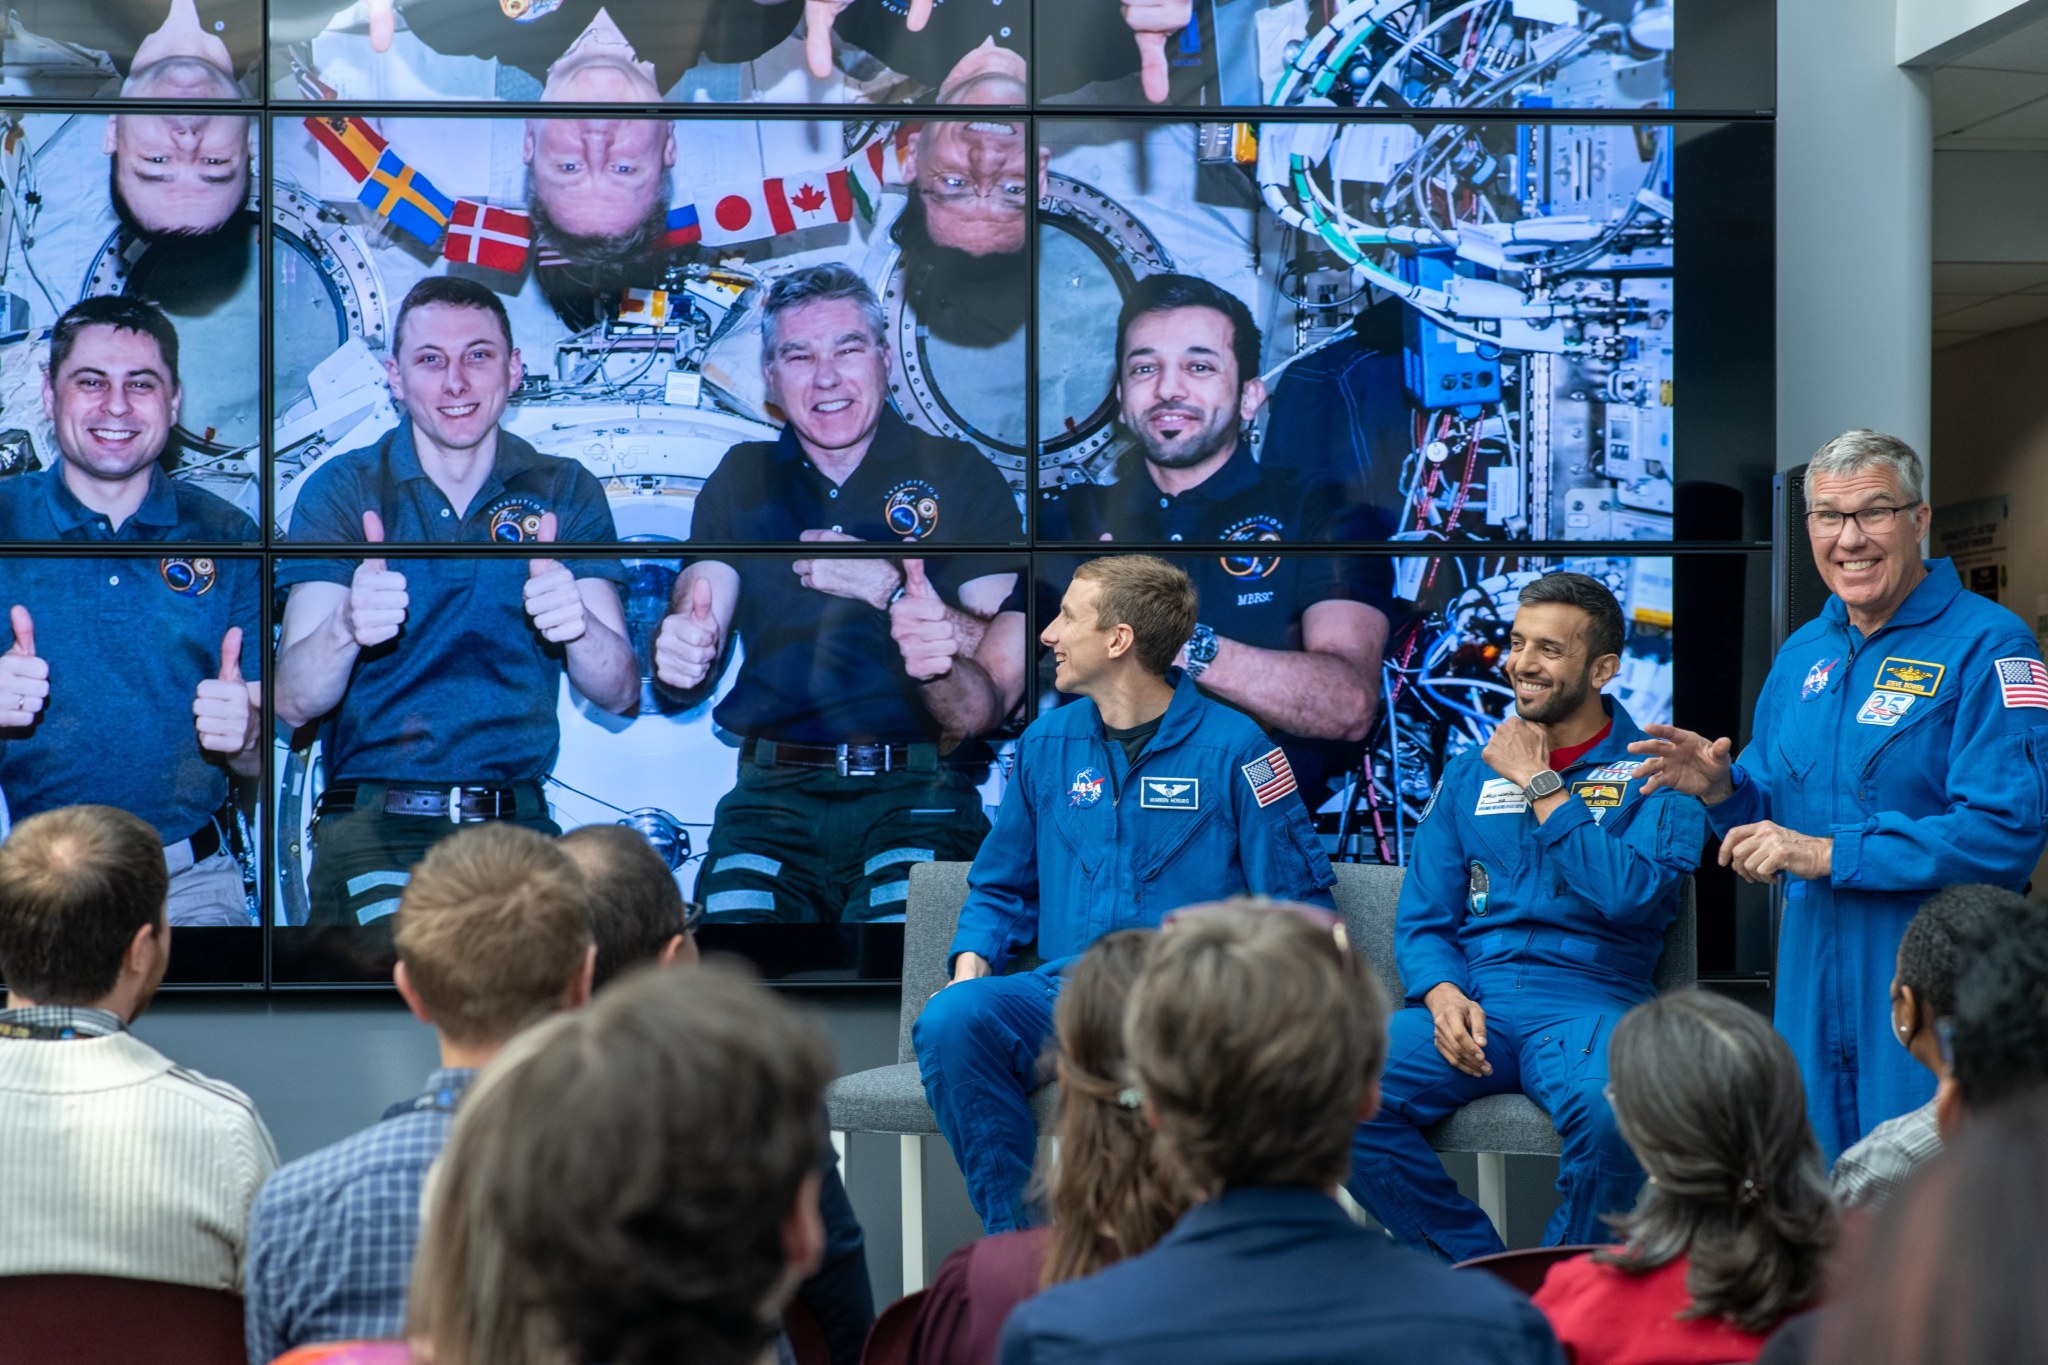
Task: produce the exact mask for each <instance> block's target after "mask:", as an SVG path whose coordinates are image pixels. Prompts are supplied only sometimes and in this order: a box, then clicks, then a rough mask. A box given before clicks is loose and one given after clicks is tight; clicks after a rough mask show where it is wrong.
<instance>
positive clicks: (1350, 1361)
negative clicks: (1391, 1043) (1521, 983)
mask: <svg viewBox="0 0 2048 1365" xmlns="http://www.w3.org/2000/svg"><path fill="white" fill-rule="evenodd" d="M1124 1027H1125V1035H1126V1037H1125V1042H1126V1046H1127V1048H1128V1051H1129V1055H1130V1061H1131V1068H1132V1072H1133V1079H1134V1080H1135V1081H1136V1086H1135V1087H1134V1089H1135V1090H1136V1091H1137V1095H1136V1096H1135V1097H1134V1098H1136V1099H1137V1100H1138V1101H1139V1102H1140V1103H1142V1104H1143V1106H1144V1108H1145V1112H1146V1114H1147V1116H1148V1118H1150V1119H1151V1121H1152V1122H1153V1123H1154V1124H1155V1125H1157V1127H1158V1129H1159V1136H1160V1141H1161V1143H1162V1145H1163V1148H1164V1150H1165V1152H1166V1153H1167V1155H1168V1158H1169V1159H1170V1160H1172V1161H1174V1162H1176V1163H1177V1164H1179V1165H1181V1166H1182V1167H1183V1168H1184V1169H1185V1170H1186V1172H1187V1174H1188V1175H1189V1176H1190V1177H1192V1178H1193V1179H1194V1180H1195V1181H1196V1183H1197V1185H1198V1186H1199V1187H1200V1188H1202V1189H1204V1190H1206V1191H1209V1192H1210V1197H1209V1198H1208V1199H1207V1200H1206V1201H1205V1202H1203V1203H1200V1204H1197V1205H1196V1206H1195V1207H1194V1208H1192V1209H1190V1210H1189V1211H1188V1212H1187V1213H1186V1214H1185V1215H1184V1216H1183V1217H1182V1218H1181V1220H1180V1222H1179V1223H1178V1224H1177V1225H1176V1226H1175V1227H1174V1229H1173V1231H1171V1232H1169V1233H1168V1234H1167V1235H1166V1237H1165V1238H1164V1239H1163V1240H1161V1241H1160V1242H1159V1244H1158V1245H1156V1246H1155V1247H1153V1248H1152V1250H1150V1251H1148V1252H1146V1253H1145V1254H1144V1255H1142V1256H1136V1257H1133V1258H1131V1259H1130V1260H1127V1261H1122V1262H1119V1263H1118V1264H1116V1265H1113V1266H1110V1267H1108V1268H1107V1269H1105V1270H1103V1271H1102V1272H1101V1273H1099V1274H1097V1275H1094V1276H1091V1277H1090V1278H1088V1279H1084V1280H1074V1281H1071V1282H1069V1283H1067V1284H1063V1285H1057V1286H1055V1287H1053V1288H1051V1289H1048V1290H1046V1291H1045V1292H1044V1293H1042V1294H1039V1295H1038V1296H1037V1297H1036V1298H1033V1299H1029V1300H1027V1301H1025V1302H1024V1303H1023V1304H1021V1305H1019V1306H1018V1308H1017V1310H1016V1312H1015V1313H1013V1314H1011V1316H1010V1320H1009V1323H1008V1325H1007V1326H1006V1327H1005V1328H1004V1331H1003V1341H1002V1350H1001V1357H1000V1358H1001V1361H1002V1365H1057V1363H1059V1362H1069V1361H1075V1362H1078V1361H1116V1362H1119V1363H1120V1365H1146V1362H1153V1361H1157V1362H1161V1365H1166V1363H1167V1362H1171V1365H1236V1363H1237V1362H1259V1365H1321V1362H1330V1365H1338V1363H1339V1362H1341V1363H1342V1365H1371V1363H1372V1362H1389V1365H1392V1363H1393V1362H1402V1363H1403V1365H1405V1362H1409V1361H1424V1360H1426V1361H1429V1362H1431V1365H1481V1363H1482V1362H1483V1363H1484V1365H1562V1362H1563V1360H1564V1356H1563V1353H1562V1351H1561V1350H1560V1349H1559V1347H1558V1344H1557V1340H1556V1338H1555V1337H1553V1336H1552V1335H1551V1331H1550V1328H1549V1326H1548V1325H1547V1324H1546V1323H1545V1321H1544V1320H1543V1317H1542V1315H1541V1314H1540V1313H1538V1312H1537V1311H1536V1309H1535V1307H1534V1306H1533V1305H1531V1304H1530V1302H1529V1301H1528V1300H1527V1299H1525V1298H1523V1297H1522V1296H1521V1295H1519V1294H1517V1293H1515V1292H1514V1291H1513V1290H1512V1289H1510V1288H1508V1287H1507V1286H1506V1285H1505V1284H1503V1283H1501V1282H1500V1281H1499V1280H1496V1279H1494V1278H1493V1277H1492V1276H1490V1275H1487V1274H1485V1273H1482V1272H1475V1271H1461V1270H1453V1269H1451V1268H1450V1267H1448V1266H1445V1265H1443V1264H1441V1263H1440V1262H1437V1261H1435V1260H1433V1259H1431V1258H1429V1257H1427V1256H1424V1255H1423V1254H1421V1253H1420V1252H1416V1251H1411V1250H1409V1249H1407V1248H1405V1247H1401V1246H1397V1245H1395V1244H1394V1243H1393V1242H1390V1241H1389V1240H1388V1239H1387V1238H1386V1237H1385V1236H1384V1235H1382V1234H1380V1233H1378V1232H1371V1231H1367V1230H1366V1229H1364V1228H1362V1227H1360V1226H1358V1225H1357V1224H1355V1223H1353V1222H1352V1221H1351V1219H1350V1218H1349V1217H1347V1216H1346V1214H1345V1213H1344V1210H1343V1209H1341V1208H1340V1207H1339V1206H1338V1204H1337V1201H1336V1197H1335V1196H1336V1189H1337V1186H1338V1184H1339V1183H1340V1182H1341V1181H1342V1180H1343V1179H1344V1176H1345V1173H1346V1172H1347V1171H1348V1170H1349V1169H1350V1165H1351V1132H1352V1128H1353V1126H1354V1125H1355V1124H1356V1123H1358V1122H1359V1121H1360V1119H1361V1118H1363V1117H1366V1116H1369V1115H1370V1114H1371V1113H1372V1112H1373V1110H1374V1109H1375V1108H1376V1107H1377V1106H1378V1103H1379V1070H1380V1065H1381V1063H1382V1062H1383V1061H1384V1060H1385V1058H1386V1048H1387V1005H1386V1001H1385V999H1384V997H1383V996H1382V994H1381V992H1380V989H1379V986H1378V984H1377V983H1376V981H1375V980H1374V978H1373V975H1372V973H1371V972H1370V971H1369V970H1368V969H1367V968H1366V966H1365V964H1364V963H1362V962H1360V961H1359V960H1358V959H1357V958H1355V957H1354V956H1353V955H1352V953H1351V952H1350V950H1349V948H1348V947H1346V945H1345V942H1344V938H1343V934H1342V929H1341V925H1340V923H1339V921H1337V920H1336V919H1335V917H1333V916H1330V915H1328V914H1327V913H1325V912H1322V911H1318V910H1312V909H1310V908H1308V907H1305V906H1296V905H1288V904H1284V903H1283V904H1276V903H1274V902H1271V901H1262V900H1254V899H1248V898H1244V897H1240V898H1238V899H1235V900H1231V901H1226V902H1221V903H1217V904H1211V905H1205V906H1197V907H1194V908H1192V909H1190V910H1184V911H1180V912H1178V913H1176V914H1175V915H1173V916H1171V917H1169V919H1168V921H1167V925H1166V928H1165V929H1164V930H1163V937H1162V939H1161V941H1160V944H1159V948H1158V951H1157V952H1155V953H1154V955H1153V957H1152V960H1151V961H1150V962H1149V963H1148V964H1147V965H1146V967H1145V970H1144V971H1143V972H1142V973H1141V974H1140V976H1139V978H1138V981H1137V984H1136V985H1135V986H1134V987H1133V988H1132V992H1131V998H1130V1003H1129V1006H1128V1008H1127V1012H1126V1014H1125V1025H1124Z"/></svg>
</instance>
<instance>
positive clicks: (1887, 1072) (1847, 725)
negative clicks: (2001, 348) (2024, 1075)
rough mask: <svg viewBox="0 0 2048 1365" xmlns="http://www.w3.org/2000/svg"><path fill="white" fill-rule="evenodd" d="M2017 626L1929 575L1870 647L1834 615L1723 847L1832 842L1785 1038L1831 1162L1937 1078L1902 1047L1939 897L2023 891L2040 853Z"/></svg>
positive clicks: (1790, 917)
mask: <svg viewBox="0 0 2048 1365" xmlns="http://www.w3.org/2000/svg"><path fill="white" fill-rule="evenodd" d="M2040 659H2041V652H2040V650H2039V649H2038V648H2037V647H2036V646H2035V642H2034V637H2033V635H2032V634H2031V633H2030V632H2029V631H2028V630H2027V628H2026V626H2025V625H2024V624H2023V623H2022V622H2021V621H2020V618H2019V617H2017V616H2015V615H2013V614H2012V613H2011V612H2009V611H2007V610H2006V609H2005V608H2004V607H2001V606H1999V605H1998V604H1997V603H1995V602H1992V601H1989V600H1987V599H1985V598H1982V597H1979V596H1977V595H1976V594H1975V593H1971V592H1965V591H1964V590H1963V585H1962V580H1961V579H1959V578H1958V577H1957V576H1956V571H1955V567H1954V565H1952V564H1951V563H1950V562H1949V561H1948V560H1945V559H1937V560H1931V561H1929V562H1928V565H1927V577H1926V578H1924V579H1923V580H1921V582H1920V585H1919V586H1918V587H1916V588H1914V589H1913V591H1912V593H1911V595H1909V596H1908V597H1907V598H1906V600H1905V602H1904V604H1903V605H1901V606H1900V608H1899V610H1898V611H1897V612H1896V613H1895V614H1894V615H1893V616H1892V618H1891V620H1889V621H1887V622H1885V624H1884V625H1883V626H1881V627H1879V628H1878V629H1877V630H1876V631H1875V632H1874V633H1872V634H1871V635H1870V637H1869V638H1868V639H1865V638H1863V635H1862V632H1860V631H1858V630H1857V629H1855V628H1854V627H1853V626H1851V625H1850V624H1849V617H1848V612H1847V611H1846V610H1845V609H1844V608H1843V606H1842V603H1841V600H1840V599H1839V598H1835V597H1830V598H1828V600H1827V605H1826V606H1824V607H1823V608H1822V609H1821V614H1820V616H1819V617H1818V618H1816V619H1815V620H1813V621H1810V622H1808V623H1807V624H1806V625H1805V626H1803V627H1801V628H1800V629H1799V630H1797V631H1794V632H1793V634H1792V637H1791V638H1790V639H1788V640H1787V641H1785V644H1784V647H1783V648H1781V649H1780V650H1779V651H1778V657H1777V659H1776V660H1775V661H1774V662H1773V663H1772V665H1771V672H1770V676H1769V677H1767V678H1766V679H1765V680H1764V688H1763V694H1762V696H1760V697H1759V698H1758V699H1757V705H1756V721H1755V724H1754V725H1753V726H1752V727H1751V733H1750V740H1749V744H1748V745H1747V746H1746V747H1745V748H1744V749H1743V751H1742V753H1741V754H1740V755H1739V756H1738V757H1737V759H1736V763H1735V769H1734V773H1733V776H1734V778H1735V782H1736V789H1735V794H1734V795H1733V796H1732V797H1730V798H1729V799H1728V800H1726V801H1723V802H1722V803H1720V804H1719V805H1717V806H1715V807H1714V808H1713V809H1712V810H1711V811H1710V812H1709V813H1708V818H1709V819H1710V821H1711V822H1712V824H1713V828H1714V832H1715V833H1716V834H1721V835H1725V834H1727V833H1728V831H1729V830H1731V829H1733V828H1735V827H1736V826H1738V825H1747V824H1752V823H1754V822H1756V821H1758V820H1771V821H1775V822H1776V823H1778V824H1780V825H1783V826H1785V827H1786V828H1787V829H1793V830H1797V831H1798V832H1800V833H1801V834H1809V835H1815V836H1819V837H1829V836H1832V837H1833V839H1834V854H1833V872H1832V875H1831V876H1829V877H1827V878H1825V879H1821V880H1815V881H1807V880H1804V879H1802V878H1798V877H1791V876H1788V877H1786V879H1785V914H1784V924H1783V927H1782V928H1781V929H1780V931H1779V937H1778V961H1779V964H1780V966H1779V971H1778V980H1777V1017H1776V1023H1777V1026H1778V1031H1779V1032H1781V1033H1783V1034H1784V1035H1785V1038H1786V1040H1787V1041H1789V1042H1790V1043H1791V1044H1792V1050H1793V1052H1794V1053H1795V1054H1796V1055H1797V1056H1798V1058H1799V1069H1800V1072H1801V1073H1802V1075H1803V1076H1804V1077H1805V1080H1806V1107H1807V1113H1808V1115H1809V1116H1810V1117H1811V1118H1812V1120H1813V1130H1814V1133H1815V1135H1816V1136H1818V1137H1819V1138H1820V1144H1821V1148H1822V1150H1823V1151H1824V1152H1826V1154H1827V1157H1828V1159H1829V1160H1830V1161H1832V1160H1834V1158H1835V1157H1836V1155H1838V1154H1839V1153H1840V1152H1841V1151H1842V1150H1843V1149H1844V1148H1846V1147H1848V1146H1850V1145H1851V1144H1852V1143H1854V1142H1855V1141H1856V1140H1857V1139H1858V1138H1860V1137H1862V1136H1863V1135H1864V1134H1865V1133H1867V1132H1869V1131H1870V1130H1871V1129H1872V1128H1873V1127H1875V1126H1876V1125H1877V1124H1879V1123H1880V1122H1882V1121H1884V1120H1885V1119H1889V1118H1895V1117H1897V1116H1898V1115H1900V1114H1904V1113H1907V1112H1909V1111H1910V1110H1913V1109H1917V1108H1918V1107H1919V1106H1920V1105H1922V1104H1924V1103H1926V1102H1927V1100H1928V1098H1929V1097H1930V1096H1931V1095H1933V1093H1934V1079H1933V1077H1932V1076H1930V1075H1929V1074H1928V1073H1927V1071H1926V1069H1925V1068H1924V1067H1922V1066H1921V1065H1920V1064H1919V1063H1917V1062H1915V1061H1914V1060H1913V1059H1912V1057H1911V1055H1910V1054H1908V1053H1907V1051H1906V1050H1905V1049H1904V1048H1902V1047H1900V1046H1899V1045H1898V1042H1897V1040H1896V1039H1894V1038H1893V1037H1892V1033H1891V1008H1890V1003H1889V997H1888V989H1889V985H1890V982H1891V979H1892V973H1893V970H1894V968H1895V967H1896V965H1897V957H1898V951H1899V940H1900V938H1901V937H1903V936H1904V934H1905V932H1906V921H1908V920H1909V919H1911V918H1912V917H1913V912H1914V911H1915V910H1916V909H1918V908H1919V905H1920V902H1921V901H1923V900H1925V899H1926V898H1927V896H1929V895H1930V894H1932V893H1933V892H1935V891H1938V890H1940V889H1941V888H1942V887H1944V886H1954V885H1956V884H1958V883H1962V882H1989V883H1991V884H1993V885H1995V886H2003V887H2010V888H2012V889H2013V890H2020V889H2023V888H2024V887H2025V886H2026V883H2027V878H2028V876H2029V875H2030V874H2031V873H2032V872H2033V868H2034V864H2035V862H2036V860H2038V859H2039V858H2040V856H2041V848H2042V844H2043V841H2044V839H2048V831H2044V829H2043V819H2044V809H2043V807H2044V804H2048V802H2044V787H2048V776H2044V774H2048V728H2044V727H2048V679H2044V678H2042V677H2041V675H2039V674H2037V673H2034V672H2033V670H2034V669H2035V668H2037V667H2038V666H2039V664H2040Z"/></svg>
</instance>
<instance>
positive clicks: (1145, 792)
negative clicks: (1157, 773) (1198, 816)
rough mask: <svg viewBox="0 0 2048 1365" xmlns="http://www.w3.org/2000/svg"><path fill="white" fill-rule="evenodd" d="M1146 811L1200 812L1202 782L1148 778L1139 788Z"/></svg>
mask: <svg viewBox="0 0 2048 1365" xmlns="http://www.w3.org/2000/svg"><path fill="white" fill-rule="evenodd" d="M1138 804H1139V805H1140V806H1142V807H1143V808H1144V809H1146V810H1200V809H1201V808H1202V781H1201V779H1200V778H1196V777H1148V778H1146V779H1145V780H1144V781H1143V782H1142V783H1141V784H1140V785H1139V787H1138Z"/></svg>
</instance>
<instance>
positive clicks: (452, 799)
mask: <svg viewBox="0 0 2048 1365" xmlns="http://www.w3.org/2000/svg"><path fill="white" fill-rule="evenodd" d="M448 823H449V824H451V825H459V824H461V823H462V784H461V783H459V782H458V783H457V784H456V785H454V786H452V787H450V788H449V789H448Z"/></svg>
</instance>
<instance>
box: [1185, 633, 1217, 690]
mask: <svg viewBox="0 0 2048 1365" xmlns="http://www.w3.org/2000/svg"><path fill="white" fill-rule="evenodd" d="M1215 662H1216V632H1215V630H1214V629H1213V628H1211V627H1209V626H1205V625H1202V624H1200V623H1199V622H1198V623H1196V625H1195V633H1194V634H1193V635H1190V636H1189V637H1188V666H1187V670H1186V671H1187V675H1188V681H1189V682H1196V681H1198V680H1200V678H1201V676H1202V674H1203V673H1204V672H1205V671H1206V670H1207V669H1208V667H1209V665H1210V664H1213V663H1215Z"/></svg>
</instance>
